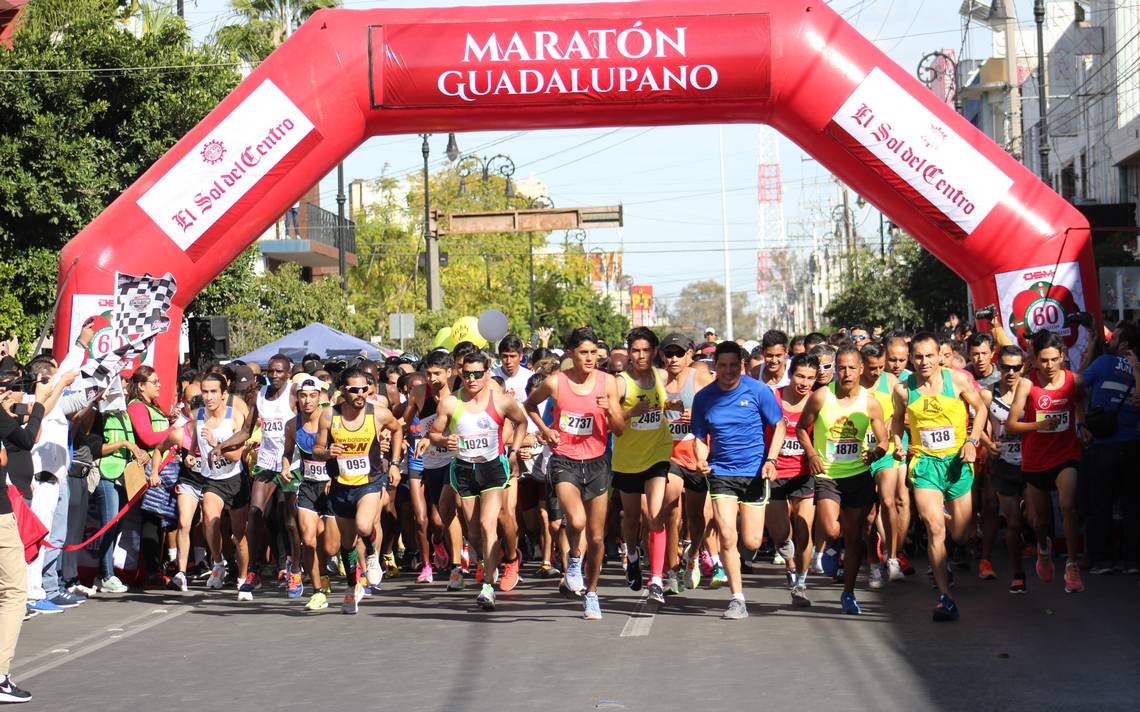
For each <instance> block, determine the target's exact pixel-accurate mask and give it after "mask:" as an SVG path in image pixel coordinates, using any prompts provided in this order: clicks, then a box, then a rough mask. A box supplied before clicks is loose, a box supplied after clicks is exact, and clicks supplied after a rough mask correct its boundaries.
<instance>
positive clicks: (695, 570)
mask: <svg viewBox="0 0 1140 712" xmlns="http://www.w3.org/2000/svg"><path fill="white" fill-rule="evenodd" d="M700 585H701V567H700V565H699V564H698V563H697V562H696V561H690V562H689V568H687V569H685V587H686V588H688V589H689V590H691V591H696V590H697V587H698V586H700Z"/></svg>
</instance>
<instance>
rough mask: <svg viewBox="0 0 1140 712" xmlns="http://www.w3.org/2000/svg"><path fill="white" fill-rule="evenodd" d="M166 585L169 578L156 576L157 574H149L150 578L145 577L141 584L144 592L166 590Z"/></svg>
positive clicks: (160, 575)
mask: <svg viewBox="0 0 1140 712" xmlns="http://www.w3.org/2000/svg"><path fill="white" fill-rule="evenodd" d="M168 583H170V578H169V577H167V576H163V575H162V574H157V573H156V574H151V575H150V576H148V577H147V579H146V581H144V582H143V590H145V591H160V590H162V589H164V588H166V585H167V584H168Z"/></svg>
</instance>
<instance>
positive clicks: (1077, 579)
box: [1065, 561, 1085, 593]
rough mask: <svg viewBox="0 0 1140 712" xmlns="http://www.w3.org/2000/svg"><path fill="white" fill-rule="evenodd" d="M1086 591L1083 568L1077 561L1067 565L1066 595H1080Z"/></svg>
mask: <svg viewBox="0 0 1140 712" xmlns="http://www.w3.org/2000/svg"><path fill="white" fill-rule="evenodd" d="M1084 590H1085V584H1084V582H1083V581H1081V567H1080V565H1079V564H1078V563H1077V562H1075V561H1070V562H1069V563H1067V564H1065V593H1080V592H1081V591H1084Z"/></svg>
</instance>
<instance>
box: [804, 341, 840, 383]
mask: <svg viewBox="0 0 1140 712" xmlns="http://www.w3.org/2000/svg"><path fill="white" fill-rule="evenodd" d="M808 354H810V355H811V356H814V357H815V359H816V360H817V361H819V371H818V372H817V373H816V377H815V387H816V389H820V388H823V387H824V386H826V385H827V384H829V383H831V382H832V380H834V378H835V347H834V346H829V345H828V344H818V345H816V346H813V347H812V348H810V349H808Z"/></svg>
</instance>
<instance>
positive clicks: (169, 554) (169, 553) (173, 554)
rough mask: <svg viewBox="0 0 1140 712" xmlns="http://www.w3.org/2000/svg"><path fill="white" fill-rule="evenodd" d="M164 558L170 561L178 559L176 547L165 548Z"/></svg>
mask: <svg viewBox="0 0 1140 712" xmlns="http://www.w3.org/2000/svg"><path fill="white" fill-rule="evenodd" d="M166 558H167V559H170V560H171V561H178V549H167V550H166Z"/></svg>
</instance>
